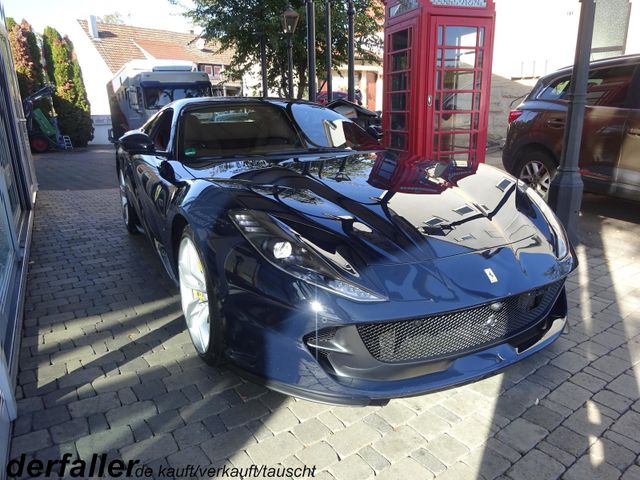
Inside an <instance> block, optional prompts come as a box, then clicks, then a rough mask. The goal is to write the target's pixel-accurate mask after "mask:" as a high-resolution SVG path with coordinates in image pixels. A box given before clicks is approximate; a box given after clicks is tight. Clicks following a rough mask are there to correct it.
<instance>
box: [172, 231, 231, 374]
mask: <svg viewBox="0 0 640 480" xmlns="http://www.w3.org/2000/svg"><path fill="white" fill-rule="evenodd" d="M178 280H179V282H180V301H181V304H182V313H183V314H184V317H185V322H186V325H187V331H188V332H189V336H190V337H191V341H192V342H193V346H194V347H195V349H196V351H197V352H198V355H199V356H200V358H201V359H202V360H204V361H205V362H206V363H208V364H209V365H218V364H219V363H220V362H221V360H222V356H223V352H224V330H225V329H224V325H225V320H224V315H223V314H222V305H221V303H220V299H219V298H218V295H217V294H216V289H215V288H214V287H213V283H212V282H211V277H210V276H209V273H208V269H207V266H206V264H205V262H204V261H203V256H202V253H201V251H200V248H199V246H198V242H197V240H196V238H195V235H194V234H193V230H192V229H191V227H189V226H187V227H185V229H184V230H183V232H182V236H181V237H180V243H179V244H178Z"/></svg>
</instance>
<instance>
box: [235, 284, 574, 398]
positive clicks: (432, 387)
mask: <svg viewBox="0 0 640 480" xmlns="http://www.w3.org/2000/svg"><path fill="white" fill-rule="evenodd" d="M243 304H244V305H245V306H246V305H247V302H246V299H245V301H244V302H243ZM253 304H254V305H255V303H253ZM236 311H245V312H246V311H247V309H246V308H245V309H243V310H238V309H236ZM257 311H262V312H263V314H262V315H261V316H260V317H261V318H260V319H259V320H258V319H256V318H255V317H253V318H252V319H251V320H249V319H247V318H245V319H244V322H242V323H245V324H246V322H247V321H252V323H254V325H257V324H261V329H260V330H253V333H249V331H245V332H244V334H242V335H241V338H242V340H244V341H248V342H249V343H252V344H253V347H251V346H250V345H248V344H246V343H244V344H243V345H244V347H243V348H239V349H235V350H234V349H233V348H232V349H230V357H231V359H232V361H233V363H234V364H235V365H236V366H237V367H239V369H240V370H241V373H242V374H244V375H245V376H248V377H249V378H250V379H252V380H254V381H258V382H260V383H263V384H265V385H266V386H267V387H269V388H270V389H272V390H275V391H278V392H281V393H285V394H288V395H292V396H296V397H299V398H304V399H308V400H312V401H316V402H322V403H330V404H341V405H372V404H373V405H375V404H384V403H386V401H388V400H389V399H391V398H398V397H407V396H414V395H420V394H423V393H427V392H433V391H437V390H441V389H444V388H449V387H453V386H457V385H461V384H465V383H469V382H472V381H475V380H478V379H480V378H483V377H487V376H489V375H492V374H494V373H496V372H497V371H499V370H501V369H503V368H505V367H507V366H509V365H512V364H514V363H516V362H518V361H520V360H522V359H524V358H526V357H528V356H529V355H532V354H533V353H535V352H537V351H539V350H540V349H542V348H544V347H546V346H548V345H549V344H551V343H552V342H553V341H555V340H556V339H557V338H558V337H559V336H560V335H561V333H562V331H563V330H564V328H565V326H566V324H567V321H566V315H567V301H566V293H565V291H564V288H562V289H561V290H560V291H559V292H557V294H556V295H555V296H554V301H553V302H552V305H550V306H549V308H546V309H545V312H544V314H543V315H541V317H540V318H538V319H537V320H536V321H535V322H532V323H531V325H530V326H529V327H528V328H525V329H521V330H519V331H518V332H517V334H514V335H512V336H510V337H508V338H505V339H502V340H501V341H500V342H494V343H493V344H491V345H490V346H487V347H483V348H481V349H475V350H473V351H465V352H461V353H459V354H457V355H454V356H449V357H446V358H438V359H436V360H431V361H411V362H396V363H389V362H381V361H378V360H377V359H375V358H374V357H373V355H372V354H371V353H370V352H369V350H368V349H367V348H366V347H365V346H364V344H363V342H362V341H361V340H360V341H358V340H359V338H356V337H354V336H352V337H351V338H349V335H355V336H357V335H358V334H357V331H356V327H355V325H353V324H351V325H342V326H338V327H336V328H334V329H335V330H336V331H342V335H344V336H345V338H342V339H339V341H334V340H335V339H332V341H331V342H327V341H326V339H322V338H318V337H314V336H310V335H308V334H307V335H304V334H303V335H301V334H300V331H298V332H297V333H293V332H292V331H289V330H287V326H291V325H301V324H303V321H302V320H301V319H300V318H291V316H290V315H287V313H286V310H279V308H278V307H277V306H275V305H272V307H271V308H270V311H271V314H272V318H274V319H275V318H278V317H280V318H282V317H281V315H285V316H288V317H289V320H287V321H285V322H284V323H281V322H277V321H274V322H273V325H272V326H271V327H267V328H266V329H265V327H264V325H265V323H270V317H269V315H268V314H267V313H266V310H263V309H262V308H261V309H259V310H256V312H257ZM289 314H291V311H289ZM298 315H300V314H299V313H298ZM294 316H295V315H294ZM234 323H235V322H234ZM321 323H322V320H316V324H317V325H320V324H321ZM259 328H260V327H259ZM319 331H322V329H319ZM354 332H355V333H354ZM252 336H253V337H254V338H253V341H252V340H251V337H252ZM343 347H346V348H343ZM248 352H252V353H251V354H249V353H248Z"/></svg>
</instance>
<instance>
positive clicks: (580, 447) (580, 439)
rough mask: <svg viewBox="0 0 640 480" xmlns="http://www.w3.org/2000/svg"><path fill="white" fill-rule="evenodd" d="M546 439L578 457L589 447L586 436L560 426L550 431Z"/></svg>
mask: <svg viewBox="0 0 640 480" xmlns="http://www.w3.org/2000/svg"><path fill="white" fill-rule="evenodd" d="M546 440H547V442H549V443H550V444H552V445H555V446H556V447H558V448H560V449H561V450H564V451H566V452H569V453H570V454H571V455H573V456H574V457H579V456H580V455H582V454H583V453H584V452H585V451H586V450H587V448H589V440H588V439H587V438H585V437H584V436H582V435H579V434H577V433H575V432H573V431H571V430H569V429H568V428H565V427H562V426H560V427H558V428H557V429H556V430H554V431H553V432H551V434H549V436H548V437H547V438H546Z"/></svg>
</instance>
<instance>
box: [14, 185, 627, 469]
mask: <svg viewBox="0 0 640 480" xmlns="http://www.w3.org/2000/svg"><path fill="white" fill-rule="evenodd" d="M41 181H42V183H44V182H45V180H44V179H41ZM603 214H606V215H610V216H605V215H603ZM611 215H613V216H611ZM638 216H639V214H638V209H637V206H636V207H634V206H632V205H629V204H625V203H622V202H618V201H615V200H611V199H606V198H599V197H592V196H586V200H585V216H584V218H583V237H584V239H585V245H583V246H580V247H579V248H578V254H579V257H580V261H581V265H580V268H579V271H578V272H577V273H576V274H575V275H574V276H573V277H572V278H571V279H570V280H569V282H568V285H567V288H568V292H569V299H570V303H571V316H570V323H571V327H572V328H571V332H570V334H568V335H565V336H563V337H562V338H561V339H560V340H559V341H557V342H556V343H555V344H554V345H553V346H552V347H551V348H548V349H546V350H544V351H542V352H540V353H539V354H536V355H534V356H533V357H531V358H529V359H528V360H526V361H523V362H521V363H519V364H517V365H515V366H513V367H511V368H509V369H507V370H505V371H504V372H503V373H502V374H500V375H497V376H494V377H491V378H489V379H486V380H484V381H481V382H477V383H474V384H471V385H467V386H465V387H462V388H456V389H451V390H447V391H443V392H439V393H435V394H430V395H424V396H420V397H415V398H408V399H401V400H394V401H391V402H390V403H389V404H388V405H387V406H385V407H367V408H347V407H331V406H326V405H319V404H314V403H310V402H306V401H299V400H295V399H293V398H289V397H285V396H283V395H280V394H276V393H273V392H270V391H268V390H266V389H265V388H263V387H260V386H257V385H255V384H253V383H248V382H246V381H244V380H243V379H241V378H240V377H238V376H237V375H236V374H235V373H232V372H230V371H229V370H227V369H225V368H218V369H215V368H210V367H207V366H205V365H204V364H203V363H201V362H200V360H199V359H198V358H197V357H196V356H195V354H194V350H193V348H192V346H191V344H190V341H189V338H188V336H187V333H186V332H185V330H184V326H183V319H182V317H181V314H180V307H179V304H178V297H177V290H176V288H175V287H174V286H173V285H172V284H171V282H170V281H169V280H167V278H166V275H165V274H164V273H163V271H162V269H161V266H160V262H159V261H158V260H157V259H156V258H155V257H154V255H153V254H152V253H151V249H150V247H149V245H148V243H147V241H146V240H145V239H144V238H142V237H140V236H138V237H130V236H128V235H127V234H126V233H125V230H124V227H123V226H122V224H121V219H120V212H119V207H118V193H117V190H116V189H101V190H90V191H42V192H40V194H39V196H38V205H37V211H36V219H35V228H34V238H33V246H32V254H31V264H30V271H29V278H28V296H27V301H26V313H25V319H24V337H23V340H22V355H21V358H20V373H19V379H18V383H19V386H18V397H19V418H18V420H17V421H16V424H15V431H14V438H13V443H12V449H11V452H12V457H13V458H15V457H16V456H18V455H20V454H22V453H26V454H27V456H28V457H31V456H33V457H36V458H39V459H45V460H46V459H56V458H60V457H61V456H62V455H63V454H64V453H66V452H69V453H72V454H74V455H75V454H79V455H81V456H85V457H86V456H88V455H89V454H92V453H94V452H109V453H110V454H111V455H112V456H118V457H121V458H123V459H133V458H135V459H140V460H142V461H143V462H147V463H148V464H149V465H152V466H153V467H155V468H157V467H158V466H159V465H161V464H163V465H174V466H179V465H184V464H189V463H191V464H199V465H216V466H219V465H223V464H226V465H233V466H248V465H250V464H252V463H256V464H266V465H269V466H276V465H285V466H300V465H303V464H306V465H310V466H311V465H315V466H316V467H317V469H318V470H319V471H320V473H319V474H318V476H317V478H323V479H332V478H336V479H349V480H351V479H366V478H371V477H373V476H376V478H380V479H398V478H406V479H429V478H432V477H437V478H438V479H442V480H446V479H455V480H460V479H463V480H464V479H481V478H484V479H493V478H502V479H507V478H509V479H513V480H519V479H529V478H530V479H536V480H544V479H553V478H563V479H567V480H572V479H576V480H585V479H590V478H594V479H602V480H607V479H614V478H623V479H625V480H632V479H635V480H637V479H640V458H639V457H638V453H639V452H640V400H639V398H640V395H639V394H638V388H639V387H638V385H639V382H640V366H639V365H638V363H639V362H640V259H639V258H638V257H639V253H640V244H639V243H638V240H637V239H638V237H639V236H640V218H638Z"/></svg>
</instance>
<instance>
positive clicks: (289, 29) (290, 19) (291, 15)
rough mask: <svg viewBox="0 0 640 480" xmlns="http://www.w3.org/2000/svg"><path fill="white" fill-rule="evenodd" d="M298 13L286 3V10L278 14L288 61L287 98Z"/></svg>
mask: <svg viewBox="0 0 640 480" xmlns="http://www.w3.org/2000/svg"><path fill="white" fill-rule="evenodd" d="M299 19H300V15H298V12H296V11H295V10H294V9H293V7H292V6H291V4H288V5H287V8H286V10H285V11H284V12H283V13H282V15H281V16H280V21H281V22H282V31H283V32H284V34H285V35H286V36H287V62H288V65H287V67H288V72H287V73H288V77H287V78H288V80H289V85H288V86H289V92H288V93H289V98H293V34H294V33H295V32H296V28H297V27H298V20H299Z"/></svg>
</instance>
